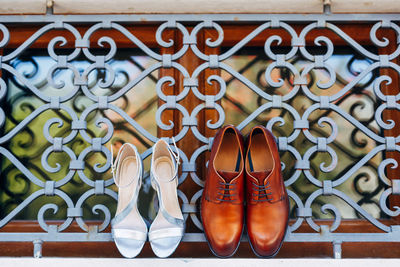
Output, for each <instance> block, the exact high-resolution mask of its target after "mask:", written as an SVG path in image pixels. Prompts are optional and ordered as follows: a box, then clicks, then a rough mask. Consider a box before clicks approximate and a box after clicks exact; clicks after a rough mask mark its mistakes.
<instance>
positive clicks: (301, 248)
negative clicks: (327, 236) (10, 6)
mask: <svg viewBox="0 0 400 267" xmlns="http://www.w3.org/2000/svg"><path fill="white" fill-rule="evenodd" d="M255 26H256V25H254V24H248V25H245V24H243V25H239V26H238V25H229V24H227V25H224V26H223V28H224V36H225V39H224V43H223V46H228V47H229V46H233V45H234V44H236V43H237V42H239V41H240V40H241V39H243V38H244V37H245V36H246V35H247V34H248V33H250V32H251V31H252V30H253V29H254V28H255ZM302 27H303V26H302V25H295V26H294V29H295V30H296V31H297V32H300V31H301V29H302ZM127 28H128V29H129V26H127ZM340 28H341V29H342V30H343V31H344V32H346V33H347V34H349V35H350V36H352V37H353V38H354V39H355V40H356V41H357V42H358V43H359V44H361V45H369V44H371V41H370V39H369V34H368V32H367V31H369V29H370V28H369V27H367V26H366V25H363V24H356V23H355V24H343V25H340ZM37 29H38V27H32V26H24V27H20V26H19V27H10V33H11V39H10V42H9V44H8V45H7V48H16V47H18V46H19V45H21V44H22V43H23V42H24V41H25V40H26V39H27V37H28V36H31V35H32V34H33V33H34V32H36V31H37ZM77 29H78V30H79V31H80V32H81V33H84V32H85V31H86V30H87V29H88V27H87V26H85V25H82V26H78V27H77ZM156 29H157V28H156V26H154V25H150V24H149V25H135V27H134V33H135V35H136V36H137V37H138V39H140V40H146V42H145V43H146V45H148V46H149V47H157V42H156V40H155V38H154V35H155V31H156ZM189 30H191V29H190V27H189ZM360 32H362V33H363V34H360ZM60 33H61V34H60ZM62 33H65V32H64V31H56V30H55V31H51V32H49V33H46V34H45V35H44V36H42V37H40V38H39V39H38V40H37V41H36V42H35V43H34V44H32V46H31V47H30V48H33V49H36V48H38V49H43V48H47V45H48V42H49V41H50V40H51V39H52V38H54V37H55V36H59V35H63V34H62ZM378 33H379V34H382V35H384V36H385V37H387V38H388V39H389V40H390V43H391V44H393V46H392V47H386V48H380V49H379V53H383V54H384V53H387V51H394V49H393V47H394V45H395V44H396V35H395V34H394V32H392V31H390V30H386V29H384V30H381V31H380V32H378ZM272 34H278V35H280V36H284V35H285V34H287V33H285V32H284V31H283V30H279V29H276V30H273V31H268V33H267V32H263V33H262V34H260V35H258V36H257V37H255V38H254V39H253V40H252V41H250V42H249V43H248V44H247V46H255V47H257V46H259V47H263V45H264V42H265V40H266V38H267V37H268V36H269V35H272ZM325 34H326V36H327V37H329V38H330V40H331V41H332V42H333V43H334V44H335V45H347V43H346V42H345V41H344V40H343V39H341V38H340V37H338V36H337V35H336V34H334V33H332V32H329V31H328V30H325V31H324V35H325ZM320 35H321V32H318V35H317V34H315V33H312V32H311V33H310V34H308V36H307V39H306V43H307V45H313V41H314V40H315V38H316V37H317V36H320ZM63 36H64V35H63ZM101 36H110V37H111V38H113V39H114V41H115V42H116V43H117V46H118V47H119V48H129V47H131V46H132V43H131V42H130V41H129V40H127V39H126V38H121V36H120V35H118V34H116V33H115V31H112V30H102V31H101V35H100V33H98V34H97V33H95V34H94V35H93V36H92V37H91V45H90V47H96V46H97V43H96V41H97V40H98V38H99V37H101ZM163 37H164V39H173V40H174V46H173V47H170V48H162V49H161V52H162V53H171V52H173V51H177V50H178V48H179V47H181V46H182V38H180V37H181V36H180V34H179V33H176V32H173V31H172V30H171V31H166V32H165V34H164V36H163ZM215 37H216V32H215V31H214V30H211V29H204V30H202V31H201V32H200V33H199V35H198V39H197V41H198V44H200V45H198V46H199V48H200V49H203V51H204V52H205V53H207V54H218V53H219V48H218V47H217V48H210V47H206V46H204V43H205V40H206V39H208V38H215ZM290 45H291V44H290V39H285V38H284V39H283V43H282V46H290ZM64 47H65V48H72V47H73V42H72V41H71V40H69V42H68V43H67V44H66V46H64ZM395 61H396V63H397V64H399V63H400V59H399V58H397V59H395ZM178 63H180V64H181V65H183V66H184V67H185V68H186V69H187V70H188V72H189V73H191V72H192V71H193V70H194V69H195V68H196V67H197V66H198V65H199V64H200V63H201V60H200V59H199V58H198V57H196V56H195V55H194V54H193V53H192V51H191V50H190V49H189V50H188V52H187V53H186V54H185V55H184V56H183V57H182V58H180V59H179V60H178ZM389 73H390V71H388V70H386V69H383V70H381V74H382V75H383V74H389ZM213 74H217V75H218V74H220V70H212V69H207V70H205V71H204V72H203V73H202V74H201V76H200V79H199V91H200V92H201V93H203V94H215V93H216V92H217V91H218V90H219V89H218V88H217V87H216V86H214V85H211V86H210V85H206V82H205V81H204V80H205V77H209V76H210V75H213ZM165 75H169V76H173V77H174V78H175V80H176V81H177V82H176V83H175V85H174V86H172V87H167V86H165V87H164V88H163V90H164V92H165V93H166V94H175V95H177V94H178V93H179V92H180V90H182V88H183V77H182V76H181V75H180V74H179V72H178V71H176V70H173V69H161V70H160V76H165ZM392 77H393V76H392ZM399 88H400V84H399V77H398V75H396V76H394V78H393V82H392V84H391V85H383V92H384V93H385V94H392V95H393V94H397V93H398V90H399ZM200 103H201V102H200V100H199V99H198V98H196V97H195V96H194V95H193V94H192V93H191V92H190V93H189V95H188V96H187V97H186V98H185V99H184V100H182V101H181V102H180V104H182V105H183V106H185V108H186V109H187V110H188V111H189V112H190V111H191V110H192V109H193V108H194V107H196V106H197V105H198V104H200ZM160 104H161V100H160ZM393 114H394V113H392V112H391V111H388V112H386V113H384V119H387V118H391V119H394V120H395V121H396V120H397V123H400V118H397V119H396V117H395V115H393ZM216 116H217V114H216V112H214V111H212V110H203V111H202V112H201V113H200V114H199V120H198V121H199V123H198V129H199V131H200V132H201V133H202V134H204V135H205V136H210V137H211V136H213V135H214V134H215V131H214V130H211V129H209V128H207V127H206V125H205V122H206V121H207V120H209V119H212V120H215V119H216ZM181 119H182V115H181V114H180V113H179V112H177V111H175V110H167V111H165V112H164V113H163V115H162V120H163V121H168V120H172V121H174V123H175V127H174V129H173V130H171V131H164V130H161V129H159V130H158V135H159V136H172V135H175V134H177V133H178V132H179V131H180V129H181V128H182V125H180V122H181V121H182V120H181ZM386 134H387V135H388V136H395V135H396V136H397V135H399V134H400V128H399V127H395V128H393V129H391V130H387V131H385V135H386ZM197 145H200V142H199V141H198V140H197V139H196V138H195V137H194V136H193V134H192V133H191V132H190V131H189V132H188V134H187V136H185V138H184V139H182V140H181V141H180V142H179V144H178V146H179V147H180V148H181V149H182V150H183V151H184V152H185V153H186V154H187V155H191V153H192V152H193V151H194V148H195V147H197ZM207 154H208V153H207ZM387 156H390V157H393V158H395V159H396V160H397V161H398V162H400V155H399V153H394V152H387ZM206 160H207V157H206V156H202V157H200V158H199V161H200V162H198V166H199V165H201V166H205V162H206ZM199 163H200V164H199ZM197 173H198V175H199V176H200V177H204V176H205V168H202V169H200V170H198V172H197ZM398 174H399V170H397V169H388V173H387V175H388V178H389V179H395V178H397V177H398ZM180 188H181V190H183V191H185V192H186V193H187V195H189V196H191V195H193V194H194V193H195V192H196V191H197V190H198V188H193V187H192V185H191V184H190V183H184V184H182V185H181V187H180ZM194 189H195V190H194ZM389 202H390V207H393V206H396V205H398V206H400V205H399V204H400V196H390V199H389ZM382 222H387V223H389V224H400V216H397V217H396V218H391V219H389V220H382ZM189 227H191V226H189ZM309 229H310V228H309V227H308V225H307V224H306V223H303V225H302V226H301V227H300V228H299V229H298V230H297V231H296V232H307V231H309ZM109 230H110V229H109V228H108V229H107V230H106V231H109ZM67 231H71V232H80V231H81V229H80V228H79V226H78V225H77V224H76V223H75V222H74V223H72V225H71V226H70V227H69V228H68V230H67ZM337 231H339V232H380V231H379V229H377V228H376V227H374V226H373V225H372V224H371V223H369V222H368V221H365V220H344V221H342V223H341V225H340V227H339V229H338V230H337ZM0 232H42V229H41V228H40V227H39V226H38V224H37V222H36V221H11V222H10V223H8V224H7V225H5V226H4V227H3V228H0ZM342 249H343V255H342V256H343V257H344V258H346V257H355V258H358V257H384V258H390V257H398V255H400V245H399V243H395V245H394V244H393V243H377V242H371V243H362V244H360V243H344V244H343V245H342ZM32 251H33V244H32V243H30V242H0V256H31V255H32ZM194 252H195V253H194ZM43 256H61V257H72V256H78V257H120V254H119V252H118V250H117V249H116V247H115V245H114V243H113V242H45V243H44V244H43ZM153 256H154V254H153V252H152V251H151V248H150V246H149V244H148V243H146V245H145V247H144V249H143V251H142V253H141V254H140V255H139V257H153ZM331 256H332V244H331V243H308V242H307V243H301V244H300V245H299V243H290V242H285V243H284V245H283V247H282V249H281V250H280V252H279V254H278V255H277V256H276V257H278V258H296V257H331ZM172 257H213V255H212V253H211V252H210V250H209V248H208V245H207V244H206V243H205V242H201V243H197V242H196V243H191V242H182V243H181V244H180V246H179V247H178V249H177V251H176V252H175V253H174V254H173V255H172ZM234 257H255V255H254V254H253V252H252V251H251V249H250V246H249V244H248V243H247V242H242V243H241V245H240V247H239V249H238V252H237V253H236V254H235V256H234Z"/></svg>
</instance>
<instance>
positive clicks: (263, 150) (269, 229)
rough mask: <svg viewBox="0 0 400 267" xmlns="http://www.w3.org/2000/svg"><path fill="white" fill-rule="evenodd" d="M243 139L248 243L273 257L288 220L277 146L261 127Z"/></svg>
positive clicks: (281, 240) (287, 207) (256, 251)
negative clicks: (244, 146)
mask: <svg viewBox="0 0 400 267" xmlns="http://www.w3.org/2000/svg"><path fill="white" fill-rule="evenodd" d="M246 141H247V156H246V162H245V163H246V164H245V165H246V167H245V169H246V200H247V214H246V215H247V217H246V224H247V233H248V237H249V242H250V245H251V248H252V249H253V251H254V253H255V254H256V255H257V256H259V257H273V256H275V255H276V254H277V253H278V251H279V249H280V247H281V246H282V242H283V238H284V237H285V233H286V228H287V225H288V219H289V200H288V196H287V193H286V188H285V185H284V182H283V179H282V173H281V162H280V159H279V153H278V148H277V146H276V143H275V140H274V137H273V135H272V134H271V132H269V131H268V130H267V129H266V128H264V127H263V126H256V127H254V128H253V129H252V130H251V132H250V134H249V136H248V138H247V140H246Z"/></svg>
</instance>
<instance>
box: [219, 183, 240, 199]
mask: <svg viewBox="0 0 400 267" xmlns="http://www.w3.org/2000/svg"><path fill="white" fill-rule="evenodd" d="M218 184H219V185H220V186H219V187H218V189H219V190H223V193H221V192H218V193H217V194H218V195H219V196H220V197H219V198H218V197H217V200H219V201H223V202H233V201H235V198H233V199H232V197H235V196H237V192H236V188H237V185H236V184H231V183H224V182H221V181H218Z"/></svg>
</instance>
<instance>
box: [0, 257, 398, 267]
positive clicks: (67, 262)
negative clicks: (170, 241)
mask: <svg viewBox="0 0 400 267" xmlns="http://www.w3.org/2000/svg"><path fill="white" fill-rule="evenodd" d="M0 262H1V266H12V267H19V266H21V267H26V266H29V267H36V266H57V267H70V266H85V267H114V266H115V267H125V266H126V267H128V266H129V267H131V266H146V267H153V266H166V267H169V266H171V267H180V266H184V267H200V266H208V267H211V266H221V264H223V266H229V267H241V266H243V267H244V266H246V267H247V266H252V267H265V266H274V267H276V266H277V267H281V266H282V267H286V266H287V267H293V266H296V267H320V266H324V267H339V266H340V267H358V266H359V267H372V266H385V267H391V266H400V259H341V260H334V259H218V258H212V259H191V258H175V259H174V258H171V259H157V258H154V259H147V258H146V259H121V258H111V259H110V258H41V259H34V258H0Z"/></svg>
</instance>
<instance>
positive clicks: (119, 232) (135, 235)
mask: <svg viewBox="0 0 400 267" xmlns="http://www.w3.org/2000/svg"><path fill="white" fill-rule="evenodd" d="M111 232H112V236H113V238H114V239H116V238H127V239H134V240H139V241H146V239H147V234H146V233H144V232H141V231H137V230H132V229H112V230H111Z"/></svg>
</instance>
